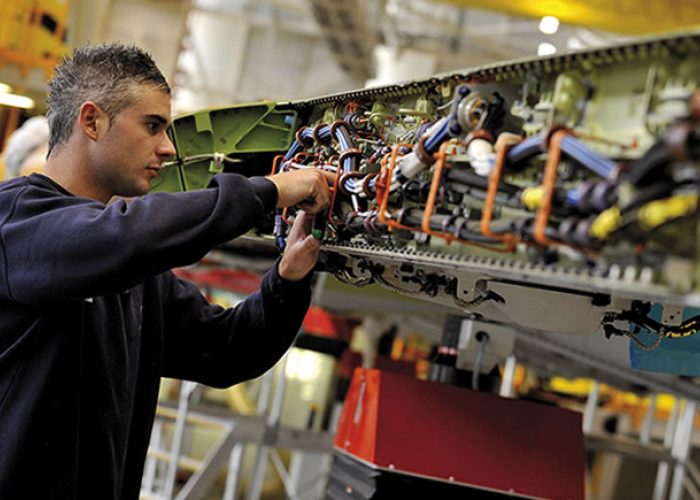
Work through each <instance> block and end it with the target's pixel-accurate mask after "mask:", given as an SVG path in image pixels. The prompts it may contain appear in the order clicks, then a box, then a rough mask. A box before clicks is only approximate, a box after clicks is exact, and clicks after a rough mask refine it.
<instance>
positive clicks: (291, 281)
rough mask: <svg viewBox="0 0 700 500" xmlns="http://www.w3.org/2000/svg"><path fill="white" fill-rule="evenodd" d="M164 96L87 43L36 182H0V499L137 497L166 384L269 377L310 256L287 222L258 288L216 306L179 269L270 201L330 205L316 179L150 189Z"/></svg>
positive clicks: (60, 94)
mask: <svg viewBox="0 0 700 500" xmlns="http://www.w3.org/2000/svg"><path fill="white" fill-rule="evenodd" d="M170 106H171V101H170V88H169V87H168V84H167V83H166V81H165V79H164V77H163V75H162V74H161V73H160V71H159V70H158V69H157V67H156V66H155V64H154V62H153V61H152V59H151V58H150V56H148V55H147V54H145V53H144V52H142V51H141V50H139V49H137V48H135V47H127V46H123V45H119V44H113V45H106V46H99V47H82V48H79V49H76V51H75V52H74V53H73V56H72V58H69V59H66V60H64V61H63V62H62V63H61V65H59V67H58V68H57V69H56V72H55V74H54V76H53V78H52V80H51V82H50V83H49V97H48V118H49V125H50V138H49V154H48V158H47V161H46V165H45V167H44V171H43V174H36V173H35V174H32V175H30V176H28V177H23V178H18V179H12V180H9V181H6V182H4V183H2V184H0V498H2V499H17V498H31V499H49V498H60V499H63V498H66V499H68V498H70V499H75V498H85V499H100V500H102V499H110V498H113V499H117V498H120V499H121V498H133V499H135V498H138V496H139V490H140V483H141V475H142V469H143V463H144V459H145V455H146V449H147V446H148V440H149V435H150V432H151V425H152V422H153V416H154V411H155V406H156V399H157V394H158V388H159V381H160V378H161V377H162V376H165V377H176V378H182V379H189V380H195V381H198V382H201V383H204V384H209V385H213V386H217V387H226V386H230V385H232V384H235V383H238V382H240V381H242V380H246V379H249V378H252V377H256V376H258V375H260V374H262V373H264V372H265V371H266V370H267V369H269V368H270V367H271V366H272V365H273V364H274V363H275V362H276V361H277V360H278V359H279V358H280V357H281V356H282V355H283V354H284V352H285V351H286V350H287V349H288V348H289V346H290V345H291V343H292V342H293V340H294V337H295V334H296V333H297V331H298V329H299V327H300V325H301V321H302V320H303V317H304V315H305V313H306V310H307V308H308V305H309V301H310V272H311V269H312V267H313V266H314V264H315V262H316V259H317V257H318V251H319V244H318V241H315V240H314V239H313V237H311V235H310V231H311V222H312V221H311V219H312V218H311V217H306V216H305V215H304V213H303V212H301V215H300V216H299V217H298V220H297V222H296V223H295V224H294V226H293V228H292V231H291V233H290V236H289V238H288V242H287V247H286V250H285V253H284V255H283V256H282V257H281V259H280V260H278V262H277V263H276V265H275V267H274V268H273V269H272V270H271V271H270V272H269V273H268V274H267V275H266V276H265V277H264V278H263V282H262V285H261V289H260V290H259V291H257V292H256V293H254V294H252V295H251V296H250V297H249V298H248V299H247V300H246V301H245V302H244V303H242V304H240V305H239V306H238V307H236V308H235V309H229V310H224V309H222V308H220V307H217V306H213V305H210V304H208V303H207V302H206V300H205V299H204V298H203V297H202V295H201V294H200V293H199V292H198V291H197V290H196V288H195V287H194V286H193V285H191V284H189V283H186V282H184V281H181V280H178V279H177V278H176V277H175V276H174V275H173V274H172V272H171V271H170V269H171V268H172V267H174V266H182V265H186V264H191V263H193V262H196V261H197V260H199V259H201V258H202V257H203V256H204V255H205V254H206V253H207V251H209V250H210V249H211V248H212V247H214V246H216V245H219V244H222V243H224V242H226V241H228V240H230V239H232V238H234V237H236V236H238V235H240V234H242V233H244V232H246V231H247V230H249V229H250V228H251V227H252V226H253V225H254V224H255V222H256V221H257V220H258V218H259V217H261V216H262V215H263V214H264V213H266V212H267V211H269V210H272V209H273V208H274V207H275V206H277V207H284V206H289V205H295V204H296V205H297V206H298V207H300V208H301V209H302V210H304V211H305V212H306V213H307V214H313V213H316V212H318V211H320V210H322V209H324V208H325V207H326V206H327V205H328V202H329V193H328V182H329V181H330V180H332V176H330V174H329V175H328V176H326V175H325V174H322V173H321V172H319V171H297V172H290V173H286V174H279V175H275V176H272V177H270V178H267V179H265V178H251V179H246V178H244V177H241V176H238V175H234V174H222V175H218V176H215V177H214V179H213V180H212V182H211V184H210V186H209V187H208V188H207V189H204V190H200V191H196V192H189V193H176V194H168V193H157V194H153V195H149V196H146V197H144V198H142V199H134V200H132V201H130V202H127V201H124V200H118V201H116V202H114V203H111V204H109V205H108V202H109V201H110V199H112V197H113V196H115V195H118V196H125V197H133V196H140V195H144V194H146V193H147V192H148V190H149V183H150V181H151V179H153V178H154V177H156V176H157V175H158V172H159V170H160V168H161V164H162V162H163V161H164V160H165V159H167V158H169V157H171V156H173V155H174V154H175V150H174V148H173V145H172V144H171V142H170V140H169V139H168V137H167V135H166V129H167V127H168V126H169V124H170V114H171V109H170Z"/></svg>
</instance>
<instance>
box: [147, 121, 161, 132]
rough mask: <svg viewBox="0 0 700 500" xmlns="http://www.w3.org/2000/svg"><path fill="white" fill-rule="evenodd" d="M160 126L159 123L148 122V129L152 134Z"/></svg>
mask: <svg viewBox="0 0 700 500" xmlns="http://www.w3.org/2000/svg"><path fill="white" fill-rule="evenodd" d="M159 127H160V123H155V122H154V123H149V124H148V130H150V131H151V133H152V134H155V133H156V132H158V128H159Z"/></svg>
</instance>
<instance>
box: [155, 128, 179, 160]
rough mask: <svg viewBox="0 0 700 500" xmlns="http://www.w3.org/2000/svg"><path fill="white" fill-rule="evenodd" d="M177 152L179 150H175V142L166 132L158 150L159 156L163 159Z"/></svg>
mask: <svg viewBox="0 0 700 500" xmlns="http://www.w3.org/2000/svg"><path fill="white" fill-rule="evenodd" d="M175 153H177V151H176V150H175V146H174V145H173V142H172V141H171V140H170V137H168V135H167V134H164V137H163V141H162V142H161V144H160V146H159V147H158V150H157V154H158V156H160V157H161V158H163V159H168V158H171V157H173V156H175Z"/></svg>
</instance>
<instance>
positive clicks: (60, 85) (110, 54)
mask: <svg viewBox="0 0 700 500" xmlns="http://www.w3.org/2000/svg"><path fill="white" fill-rule="evenodd" d="M143 84H150V85H154V86H155V87H157V88H159V89H161V90H162V91H163V92H165V93H166V94H168V95H170V94H171V91H170V86H169V85H168V82H167V81H166V80H165V77H164V76H163V73H161V72H160V70H159V69H158V67H157V66H156V63H155V62H154V61H153V58H152V57H151V56H150V54H148V53H147V52H145V51H143V50H142V49H140V48H138V47H136V46H135V45H123V44H121V43H110V44H106V45H96V46H88V45H84V46H81V47H78V48H76V49H75V50H74V51H73V55H72V57H65V58H63V60H62V61H61V63H60V64H59V65H58V66H57V67H56V69H55V71H54V74H53V76H52V78H51V80H50V81H49V91H48V98H47V100H46V102H47V104H48V111H47V116H48V119H49V129H50V134H49V154H50V153H51V151H52V150H53V148H55V147H57V146H61V145H62V144H65V143H66V142H67V141H68V138H69V137H70V135H71V133H72V131H73V125H74V124H75V120H76V119H77V118H78V113H79V111H80V106H81V105H82V104H83V103H84V102H86V101H92V102H94V103H95V104H97V105H98V106H99V107H100V109H102V110H103V111H105V113H107V116H109V119H110V123H111V121H112V120H114V118H115V117H116V116H117V115H118V114H119V113H121V112H122V111H123V110H124V109H126V108H127V107H128V106H130V105H131V104H133V103H134V102H136V100H137V99H138V89H139V87H140V86H141V85H143Z"/></svg>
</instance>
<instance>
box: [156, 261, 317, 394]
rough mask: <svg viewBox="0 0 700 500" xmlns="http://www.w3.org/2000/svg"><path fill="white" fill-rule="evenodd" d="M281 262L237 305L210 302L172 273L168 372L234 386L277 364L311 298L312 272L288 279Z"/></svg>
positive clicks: (167, 320)
mask: <svg viewBox="0 0 700 500" xmlns="http://www.w3.org/2000/svg"><path fill="white" fill-rule="evenodd" d="M278 264H279V259H278V261H277V262H276V263H275V266H274V267H273V269H271V270H270V271H269V272H268V273H267V274H266V275H265V276H264V277H263V280H262V284H261V286H260V289H259V290H257V291H256V292H254V293H252V294H251V295H249V296H248V297H247V298H246V299H245V300H244V301H243V302H240V303H239V304H238V305H236V307H234V308H231V309H223V308H222V307H220V306H217V305H212V304H209V303H207V301H206V299H205V298H204V297H203V296H202V295H201V293H199V291H198V290H197V288H196V287H195V286H194V285H192V284H191V283H189V282H187V281H184V280H181V279H178V278H176V277H175V276H174V275H172V274H170V278H169V279H171V280H172V281H171V282H170V284H169V285H167V288H168V289H169V290H170V291H169V293H168V296H167V300H166V309H165V310H164V318H165V328H164V332H165V333H164V335H165V352H164V354H165V356H164V373H163V376H165V377H172V378H180V379H186V380H195V381H197V382H200V383H204V384H207V385H210V386H213V387H229V386H231V385H234V384H236V383H238V382H242V381H244V380H248V379H251V378H255V377H258V376H260V375H262V374H263V373H265V372H266V371H267V370H268V369H270V368H272V366H274V364H275V363H276V362H277V361H278V360H279V359H280V358H281V357H282V356H283V355H284V353H285V352H286V351H287V350H288V349H289V347H290V346H291V345H292V343H293V342H294V339H295V338H296V335H297V333H298V332H299V329H300V328H301V325H302V322H303V320H304V316H305V315H306V312H307V310H308V308H309V304H310V301H311V274H309V276H307V277H306V278H305V279H303V280H301V281H298V282H291V281H287V280H284V279H283V278H281V277H280V275H279V273H278V271H277V266H278Z"/></svg>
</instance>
